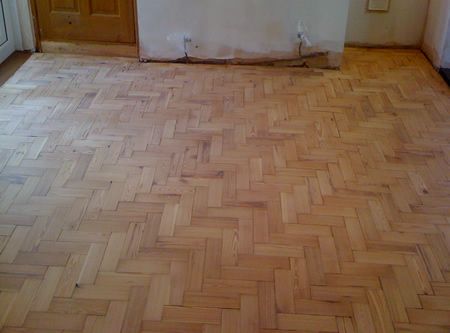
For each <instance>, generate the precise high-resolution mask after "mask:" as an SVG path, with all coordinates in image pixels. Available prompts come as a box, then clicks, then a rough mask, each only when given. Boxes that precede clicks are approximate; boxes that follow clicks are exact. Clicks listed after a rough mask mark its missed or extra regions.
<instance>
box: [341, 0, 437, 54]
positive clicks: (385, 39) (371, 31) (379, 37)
mask: <svg viewBox="0 0 450 333" xmlns="http://www.w3.org/2000/svg"><path fill="white" fill-rule="evenodd" d="M431 1H435V0H431ZM428 2H429V0H391V2H390V6H389V11H387V12H369V11H368V10H367V1H365V0H364V1H363V0H350V8H349V13H348V24H347V35H346V43H347V44H350V45H361V46H414V47H420V44H421V43H422V37H423V32H424V29H425V23H426V19H427V11H428Z"/></svg>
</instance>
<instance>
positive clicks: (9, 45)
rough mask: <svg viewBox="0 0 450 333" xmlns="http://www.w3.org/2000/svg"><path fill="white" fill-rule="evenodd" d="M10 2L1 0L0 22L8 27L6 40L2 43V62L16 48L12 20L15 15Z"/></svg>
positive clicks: (0, 61) (0, 59) (0, 60)
mask: <svg viewBox="0 0 450 333" xmlns="http://www.w3.org/2000/svg"><path fill="white" fill-rule="evenodd" d="M10 4H11V2H10V1H9V0H0V24H1V25H4V27H5V28H6V41H3V43H2V44H1V45H0V63H2V62H3V61H4V60H5V59H6V58H8V57H9V56H10V55H11V54H12V53H13V52H14V51H15V50H16V41H15V36H14V33H13V22H12V20H11V18H12V17H13V15H12V10H11V6H10ZM0 43H1V41H0Z"/></svg>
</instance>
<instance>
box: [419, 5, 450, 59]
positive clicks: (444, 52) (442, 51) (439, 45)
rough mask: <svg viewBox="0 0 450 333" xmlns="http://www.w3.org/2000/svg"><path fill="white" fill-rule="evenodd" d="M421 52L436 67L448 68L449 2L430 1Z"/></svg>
mask: <svg viewBox="0 0 450 333" xmlns="http://www.w3.org/2000/svg"><path fill="white" fill-rule="evenodd" d="M422 49H423V51H424V52H425V53H426V54H427V56H428V57H429V58H430V59H431V61H432V62H433V65H434V66H436V67H446V68H449V67H450V0H430V8H429V11H428V19H427V26H426V29H425V35H424V40H423V45H422Z"/></svg>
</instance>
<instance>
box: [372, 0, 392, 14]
mask: <svg viewBox="0 0 450 333" xmlns="http://www.w3.org/2000/svg"><path fill="white" fill-rule="evenodd" d="M389 3H390V0H369V5H368V8H367V9H368V10H370V11H376V12H387V11H389Z"/></svg>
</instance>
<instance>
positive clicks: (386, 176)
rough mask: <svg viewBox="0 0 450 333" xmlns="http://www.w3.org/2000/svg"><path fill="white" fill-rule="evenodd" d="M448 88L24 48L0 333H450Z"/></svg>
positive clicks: (14, 102)
mask: <svg viewBox="0 0 450 333" xmlns="http://www.w3.org/2000/svg"><path fill="white" fill-rule="evenodd" d="M449 110H450V92H449V89H448V87H447V86H446V85H445V83H444V82H443V81H442V80H441V79H440V77H439V76H438V75H437V73H435V72H434V71H433V69H432V68H431V66H430V65H429V64H428V62H427V61H426V59H425V58H424V56H423V55H422V54H421V53H420V52H418V51H412V50H406V51H398V50H397V51H394V50H386V51H380V50H370V51H367V50H362V49H348V50H346V53H345V59H344V64H343V67H342V69H341V70H340V71H325V70H312V69H292V68H258V67H226V66H202V65H192V66H191V65H174V64H139V63H135V62H131V61H130V60H123V59H111V58H94V57H83V56H62V55H47V54H36V55H34V56H33V57H32V58H31V59H30V60H29V61H28V62H27V63H26V64H25V65H24V66H23V67H22V68H21V69H20V70H19V72H17V73H16V74H15V75H14V76H13V77H12V78H11V79H10V80H9V81H8V82H7V83H6V84H5V85H4V86H3V87H2V88H0V192H1V197H0V250H1V253H0V327H1V332H3V333H13V332H14V333H18V332H27V333H28V332H31V333H44V332H46V333H47V332H49V333H62V332H66V333H75V332H83V333H94V332H103V333H114V332H117V333H119V332H123V333H134V332H147V333H150V332H153V333H256V332H260V333H288V332H290V333H295V332H297V333H300V332H303V333H305V332H339V333H344V332H345V333H353V332H362V333H380V332H387V333H390V332H432V333H438V332H449V330H450V259H449V258H450V256H449V250H450V217H449V216H450V178H449V177H450V172H449V171H450V169H449V162H450V112H449Z"/></svg>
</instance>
